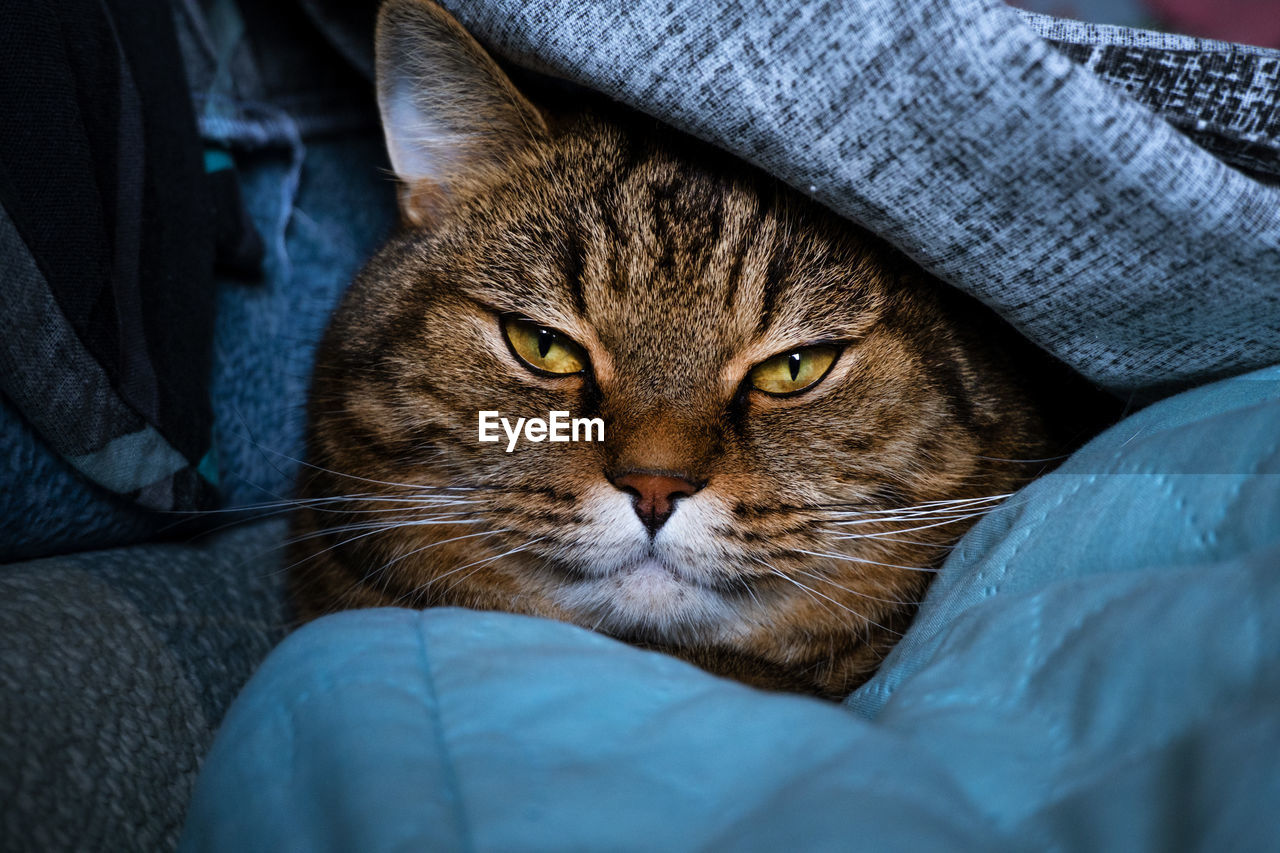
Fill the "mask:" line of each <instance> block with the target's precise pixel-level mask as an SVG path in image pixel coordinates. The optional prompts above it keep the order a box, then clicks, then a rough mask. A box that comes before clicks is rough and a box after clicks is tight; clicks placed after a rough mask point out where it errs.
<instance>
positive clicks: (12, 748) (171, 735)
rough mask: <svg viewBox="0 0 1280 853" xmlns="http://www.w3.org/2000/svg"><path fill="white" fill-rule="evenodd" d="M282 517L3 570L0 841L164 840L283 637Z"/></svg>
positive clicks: (129, 845) (21, 844)
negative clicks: (238, 699)
mask: <svg viewBox="0 0 1280 853" xmlns="http://www.w3.org/2000/svg"><path fill="white" fill-rule="evenodd" d="M282 532H283V531H282V526H281V525H280V524H279V523H271V522H268V523H262V524H258V525H255V526H250V527H245V528H241V529H236V530H233V531H229V532H227V533H223V534H220V535H218V536H215V537H212V538H210V539H207V540H205V541H201V542H198V543H192V544H189V545H150V546H138V547H133V548H122V549H118V550H114V551H100V552H94V553H86V554H78V555H75V556H71V557H58V558H53V559H47V560H39V561H34V562H29V563H22V564H18V565H12V566H4V567H0V848H2V849H5V850H17V849H26V850H41V851H55V850H166V849H172V848H173V846H174V845H175V844H176V842H177V834H178V830H179V828H180V826H181V823H182V818H183V814H184V812H185V809H186V803H187V800H188V798H189V796H190V792H191V787H192V784H193V783H194V780H195V773H196V770H197V768H198V767H199V764H200V760H201V758H202V756H203V755H204V752H205V750H206V749H207V748H208V745H209V743H210V742H211V740H212V737H213V731H214V727H215V726H216V725H217V723H218V721H219V720H220V719H221V717H222V715H223V713H224V711H225V710H226V708H227V706H228V705H229V704H230V702H231V700H232V698H233V697H234V696H235V693H236V691H237V690H238V689H239V687H240V685H241V684H243V683H244V681H245V680H246V679H247V678H248V676H249V674H250V673H251V672H252V671H253V668H254V667H255V666H256V665H257V664H258V662H259V661H260V660H261V659H262V657H263V656H264V655H265V654H266V653H267V651H268V650H269V649H270V648H271V646H272V645H273V644H274V643H276V642H277V641H278V640H279V639H280V637H281V636H283V634H284V632H285V629H286V627H287V626H286V619H287V618H288V617H287V614H286V613H285V610H284V607H283V592H282V585H283V578H282V577H281V575H280V572H279V569H280V560H279V550H278V548H279V541H280V539H281V537H282Z"/></svg>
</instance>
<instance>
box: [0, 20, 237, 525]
mask: <svg viewBox="0 0 1280 853" xmlns="http://www.w3.org/2000/svg"><path fill="white" fill-rule="evenodd" d="M4 20H5V22H4V26H3V27H2V28H0V80H3V81H4V84H3V85H0V115H2V116H4V121H3V122H0V175H2V177H0V203H2V204H3V211H2V213H3V216H2V217H0V241H2V243H3V245H2V247H0V253H2V254H0V265H2V266H3V271H4V273H5V275H4V282H3V288H4V290H3V296H4V302H5V304H6V307H7V309H8V310H6V311H5V312H4V313H3V315H0V349H2V350H3V353H2V354H0V359H2V360H3V364H4V367H5V370H4V371H3V373H2V374H0V389H2V390H3V392H4V393H5V395H6V396H7V397H8V398H9V400H10V401H11V402H12V403H13V404H14V405H15V406H16V407H17V408H18V409H19V410H20V411H21V412H22V414H23V415H24V416H25V417H26V418H27V419H28V420H29V421H30V422H31V423H32V424H33V425H34V426H35V427H36V429H37V431H38V432H39V433H40V434H41V436H42V438H43V439H44V440H45V441H46V442H47V443H48V444H49V445H50V446H51V447H52V448H53V449H54V450H56V451H57V452H59V453H61V454H62V455H63V456H65V457H66V458H67V459H68V461H70V462H71V463H72V464H73V465H74V466H75V467H76V468H77V469H78V470H79V471H80V472H81V473H82V474H84V475H85V476H87V477H88V478H89V479H90V480H93V481H95V482H96V483H98V484H99V485H101V486H104V487H106V488H107V489H110V490H112V491H116V492H119V493H122V494H127V495H129V496H130V497H131V498H132V499H133V500H134V501H135V502H137V503H138V504H140V505H142V506H144V507H148V508H152V509H194V508H199V507H202V506H207V505H209V503H210V499H211V496H212V490H211V489H210V487H209V484H208V483H207V481H205V480H204V479H203V478H201V477H200V476H198V474H197V473H196V469H197V467H198V465H199V463H200V461H201V460H202V458H203V457H204V455H205V453H207V452H208V450H209V447H210V424H211V421H212V411H211V407H210V404H209V394H208V381H209V371H210V364H211V353H210V341H211V336H212V329H213V288H212V261H213V223H212V216H213V214H212V209H211V202H210V199H209V197H208V194H207V190H206V186H205V181H204V163H203V158H202V156H201V147H200V142H199V139H198V137H197V135H196V132H195V119H194V116H193V115H192V112H191V108H190V101H189V95H188V93H187V88H186V82H185V80H184V78H183V75H182V73H181V60H180V57H179V55H178V51H177V41H176V38H175V36H174V33H173V25H172V18H171V15H170V13H169V8H168V6H167V4H165V3H164V2H161V0H101V1H100V0H66V2H61V3H57V4H7V6H6V9H5V13H4Z"/></svg>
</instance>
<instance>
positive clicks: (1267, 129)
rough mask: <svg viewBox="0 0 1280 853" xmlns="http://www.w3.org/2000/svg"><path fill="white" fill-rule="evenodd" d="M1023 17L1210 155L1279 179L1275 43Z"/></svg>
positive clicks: (1279, 65)
mask: <svg viewBox="0 0 1280 853" xmlns="http://www.w3.org/2000/svg"><path fill="white" fill-rule="evenodd" d="M1024 18H1025V19H1026V20H1027V23H1028V24H1029V25H1031V27H1032V28H1033V29H1035V30H1036V31H1037V32H1039V33H1040V34H1041V35H1042V36H1043V37H1044V38H1047V39H1049V40H1050V41H1051V42H1052V43H1053V44H1054V45H1055V46H1056V47H1057V48H1058V49H1059V50H1060V51H1061V52H1062V53H1063V54H1064V55H1065V56H1067V57H1068V58H1070V59H1072V60H1074V61H1075V62H1078V63H1079V64H1081V65H1083V66H1084V67H1085V68H1087V69H1089V70H1090V71H1091V72H1093V73H1094V74H1095V75H1097V76H1098V77H1099V78H1100V79H1102V80H1104V81H1106V82H1107V83H1109V84H1111V85H1112V86H1114V87H1116V88H1117V89H1120V90H1121V91H1123V92H1124V93H1125V94H1126V95H1127V96H1128V97H1130V98H1132V99H1134V100H1136V101H1138V102H1139V103H1141V104H1144V105H1145V106H1148V107H1150V108H1151V109H1152V110H1154V111H1155V112H1156V113H1157V114H1158V115H1159V116H1160V117H1161V118H1163V119H1165V120H1166V121H1168V122H1169V123H1170V124H1171V125H1173V126H1174V127H1175V128H1177V129H1178V130H1180V131H1182V133H1184V134H1185V135H1186V136H1187V138H1189V139H1191V140H1192V141H1193V142H1195V143H1196V144H1197V145H1199V146H1200V147H1201V148H1204V149H1205V150H1207V151H1209V152H1210V153H1212V154H1213V155H1214V156H1215V157H1217V158H1218V159H1220V160H1222V161H1224V162H1226V163H1229V164H1231V165H1233V166H1236V167H1238V168H1240V169H1242V170H1244V171H1246V172H1249V173H1250V174H1252V175H1253V176H1254V177H1256V178H1258V179H1259V180H1263V181H1266V182H1269V183H1276V182H1280V95H1278V94H1277V93H1280V51H1276V50H1267V49H1264V48H1250V47H1248V46H1245V45H1231V44H1223V43H1222V42H1215V41H1208V40H1206V39H1193V38H1187V37H1185V36H1167V35H1162V34H1160V33H1146V32H1144V31H1142V30H1129V29H1123V28H1119V27H1094V26H1091V25H1088V24H1080V23H1078V22H1074V21H1059V20H1057V19H1054V18H1046V17H1044V16H1040V15H1025V16H1024Z"/></svg>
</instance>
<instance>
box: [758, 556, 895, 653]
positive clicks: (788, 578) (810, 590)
mask: <svg viewBox="0 0 1280 853" xmlns="http://www.w3.org/2000/svg"><path fill="white" fill-rule="evenodd" d="M756 562H758V563H760V565H762V566H764V567H765V568H766V569H768V570H769V572H770V573H771V574H773V575H776V576H777V577H780V578H782V579H783V580H785V581H787V582H788V583H791V584H794V585H795V586H797V587H799V588H800V589H801V590H803V591H805V592H806V593H808V594H809V595H811V596H818V597H819V598H823V599H826V600H827V601H829V602H831V603H832V604H834V605H835V606H836V607H839V608H840V609H841V610H844V611H847V612H849V613H851V614H853V615H854V616H856V617H857V618H858V619H859V620H861V621H862V623H863V625H864V626H866V625H868V624H870V625H875V626H876V627H877V628H879V629H880V630H882V631H888V632H889V633H890V634H893V635H894V636H898V637H901V636H902V634H901V633H899V632H898V631H895V630H893V629H892V628H887V627H885V626H884V625H881V624H880V623H879V622H876V621H875V620H873V619H870V618H868V617H867V616H864V615H863V614H861V613H859V612H858V611H856V610H854V609H853V608H851V607H846V606H845V605H843V604H841V603H840V602H838V601H836V600H835V599H834V598H832V597H831V596H829V595H823V594H822V593H821V592H818V591H817V590H816V589H814V588H813V587H811V586H808V585H807V584H804V583H801V582H800V581H798V580H796V579H795V578H793V577H791V576H789V575H787V574H785V573H784V572H782V571H781V570H779V569H777V568H775V567H773V566H771V565H769V564H768V563H766V562H763V561H762V560H757V561H756Z"/></svg>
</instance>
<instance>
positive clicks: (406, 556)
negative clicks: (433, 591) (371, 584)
mask: <svg viewBox="0 0 1280 853" xmlns="http://www.w3.org/2000/svg"><path fill="white" fill-rule="evenodd" d="M510 531H511V528H509V527H501V528H498V529H497V530H482V531H480V532H478V533H466V534H464V535H462V536H452V537H450V538H448V539H440V540H437V541H435V542H428V543H427V544H426V545H423V546H422V547H420V548H414V549H413V550H412V551H408V552H406V553H404V554H401V555H400V556H398V557H393V558H392V559H390V560H388V561H387V562H385V563H383V564H382V565H381V566H380V567H379V568H377V569H374V570H373V571H371V572H369V573H367V574H366V575H365V576H364V578H363V579H361V581H360V583H361V584H363V583H367V582H368V581H369V579H370V578H372V577H375V576H376V575H383V576H384V577H385V575H386V571H387V569H389V568H391V567H392V566H394V565H395V564H396V563H399V562H401V561H402V560H407V559H409V558H410V557H414V556H417V555H418V554H421V553H423V552H424V551H429V550H431V549H432V548H436V547H439V546H440V545H448V544H449V543H451V542H461V541H462V540H463V539H475V538H476V537H479V536H496V535H498V534H499V533H509V532H510Z"/></svg>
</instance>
